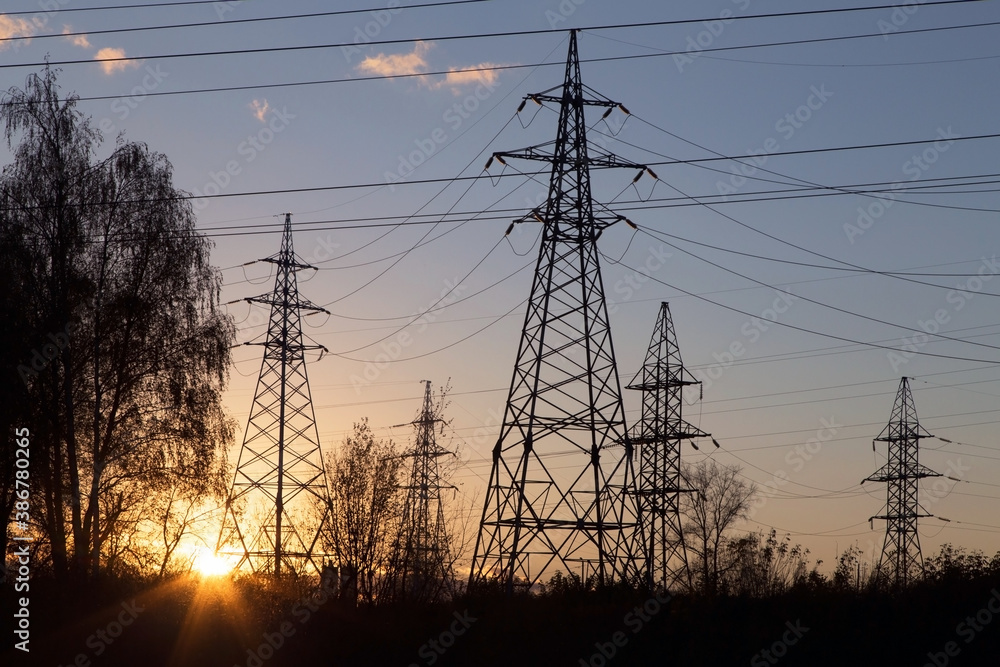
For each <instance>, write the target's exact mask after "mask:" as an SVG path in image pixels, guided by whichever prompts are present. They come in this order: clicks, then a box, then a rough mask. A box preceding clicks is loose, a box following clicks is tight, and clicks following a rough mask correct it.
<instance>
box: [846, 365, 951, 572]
mask: <svg viewBox="0 0 1000 667" xmlns="http://www.w3.org/2000/svg"><path fill="white" fill-rule="evenodd" d="M930 437H933V436H932V435H931V434H930V433H928V432H927V431H925V430H924V429H923V428H921V427H920V423H919V422H918V421H917V409H916V407H914V405H913V395H912V394H911V393H910V384H909V381H908V379H907V378H906V377H904V378H903V379H902V380H900V382H899V390H898V391H897V392H896V402H895V404H894V405H893V407H892V416H891V417H890V418H889V423H888V424H887V425H886V427H885V428H884V429H882V433H881V434H879V436H878V437H877V438H875V440H874V441H873V442H872V449H874V448H875V442H886V443H888V450H889V451H888V461H887V462H886V464H885V465H884V466H882V467H881V468H880V469H879V470H878V471H877V472H876V473H875V474H874V475H872V476H870V477H868V478H866V479H864V480H862V484H863V483H864V482H869V481H871V482H885V483H886V504H885V514H883V515H881V516H873V517H872V518H871V519H869V521H871V520H873V519H885V521H886V528H885V542H884V543H883V545H882V556H881V557H880V558H879V564H878V569H877V570H876V576H877V578H878V579H879V580H880V581H881V580H885V579H888V581H889V582H890V583H891V584H892V585H893V586H895V587H902V586H906V585H907V584H908V583H910V581H912V580H913V579H914V578H915V577H917V576H920V575H922V574H923V571H924V559H923V556H922V555H921V553H920V536H919V535H918V533H917V519H919V518H921V517H929V516H932V515H931V514H926V513H921V512H922V510H923V508H922V507H920V503H919V502H918V500H917V480H919V479H923V478H924V477H940V474H939V473H936V472H934V471H932V470H930V469H928V468H925V467H924V466H922V465H920V463H919V461H918V455H919V450H920V439H921V438H930Z"/></svg>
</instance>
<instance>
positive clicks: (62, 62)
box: [0, 0, 1000, 99]
mask: <svg viewBox="0 0 1000 667" xmlns="http://www.w3.org/2000/svg"><path fill="white" fill-rule="evenodd" d="M973 1H978V0H953V1H952V2H946V3H944V4H957V3H960V2H961V3H964V2H973ZM889 7H891V6H889ZM883 8H885V7H883ZM732 18H738V17H732ZM743 18H752V17H743ZM704 20H705V19H689V20H686V21H685V22H700V21H704ZM709 20H712V19H709ZM671 24H675V22H671V21H649V22H644V23H622V24H617V25H606V26H590V27H588V28H582V29H581V30H588V31H591V32H593V31H597V30H616V29H623V28H638V27H651V26H657V25H671ZM994 25H1000V21H990V22H985V23H967V24H962V25H953V26H937V27H933V28H917V29H911V30H899V31H896V32H894V33H893V35H894V36H898V35H912V34H919V33H928V32H941V31H945V30H964V29H968V28H985V27H990V26H994ZM561 32H565V29H562V28H550V29H538V30H519V31H507V32H492V33H478V34H474V35H443V36H438V37H423V38H405V39H387V40H373V41H371V42H366V44H367V45H391V44H411V43H414V42H444V41H456V40H467V39H487V38H494V37H518V36H526V35H542V34H550V33H561ZM884 36H885V35H884V34H883V33H881V32H877V33H863V34H859V35H839V36H835V37H816V38H809V39H797V40H787V41H780V42H766V43H761V44H742V45H738V46H721V47H709V48H705V49H701V50H699V51H697V52H696V53H707V52H716V51H734V50H741V49H758V48H771V47H776V46H793V45H801V44H816V43H821V42H834V41H843V40H851V39H868V38H874V37H884ZM357 46H358V45H357V44H355V43H353V42H338V43H334V44H301V45H295V46H273V47H262V48H255V49H250V48H244V49H230V50H225V51H196V52H188V53H161V54H153V55H144V56H123V57H119V58H104V59H101V60H100V61H97V60H94V59H76V60H56V61H49V62H45V61H42V62H33V63H7V64H0V69H8V68H23V67H46V66H50V65H85V64H93V63H95V62H101V63H110V62H121V61H138V60H164V59H170V58H204V57H211V56H230V55H247V54H258V53H287V52H297V51H308V50H319V49H335V48H352V47H353V48H357ZM691 53H692V52H690V51H664V52H662V53H645V54H632V55H625V56H605V57H603V58H589V59H581V61H580V62H581V63H598V62H616V61H621V60H638V59H645V58H662V57H665V56H674V55H690V54H691ZM557 64H558V63H535V64H531V65H495V66H491V67H483V68H470V69H462V70H449V71H443V72H418V73H410V74H391V75H380V76H374V77H358V78H351V79H342V80H339V81H337V82H341V81H368V80H372V79H398V78H412V77H422V76H431V75H438V74H455V73H463V72H478V71H499V70H505V69H521V68H524V67H540V66H544V67H551V66H555V65H557ZM327 83H333V82H332V81H330V82H327ZM284 85H288V84H284ZM296 85H302V84H296ZM256 87H257V88H264V87H267V86H256ZM234 89H237V90H238V89H244V88H226V89H221V88H219V89H207V90H203V91H200V92H208V91H211V92H219V91H221V90H234ZM189 92H193V91H189ZM153 94H155V93H153ZM153 94H150V95H149V96H152V95H153ZM175 94H176V93H175ZM90 99H105V98H90Z"/></svg>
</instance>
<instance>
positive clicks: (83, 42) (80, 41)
mask: <svg viewBox="0 0 1000 667" xmlns="http://www.w3.org/2000/svg"><path fill="white" fill-rule="evenodd" d="M71 32H73V26H69V25H64V26H63V30H62V34H64V35H69V33H71ZM66 39H68V40H69V43H70V44H72V45H73V46H79V47H80V48H81V49H89V48H90V40H89V39H87V36H86V35H70V36H69V37H67V38H66Z"/></svg>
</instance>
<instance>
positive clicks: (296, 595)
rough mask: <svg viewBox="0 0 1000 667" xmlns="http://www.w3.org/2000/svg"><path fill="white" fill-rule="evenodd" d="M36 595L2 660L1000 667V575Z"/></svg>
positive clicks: (178, 586)
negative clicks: (409, 601) (823, 583)
mask: <svg viewBox="0 0 1000 667" xmlns="http://www.w3.org/2000/svg"><path fill="white" fill-rule="evenodd" d="M30 595H31V602H30V605H29V607H30V610H31V623H32V626H31V627H32V634H31V642H30V647H31V652H30V654H29V655H27V656H26V655H25V654H23V653H22V652H20V651H14V650H9V649H11V646H12V644H13V641H15V640H14V639H12V635H11V634H10V632H9V631H8V632H5V633H4V635H5V639H4V641H5V646H4V647H3V652H2V654H0V655H2V658H0V665H4V666H6V665H44V666H47V667H54V666H56V665H65V666H68V665H74V664H75V665H80V666H81V667H88V666H91V665H92V666H95V667H96V666H101V667H103V666H109V667H110V666H113V665H128V666H133V665H143V666H145V665H148V666H160V665H164V666H165V665H171V666H174V665H176V666H185V667H186V666H191V667H201V666H206V667H232V666H242V667H265V666H267V667H276V666H285V665H296V666H299V665H324V666H327V665H328V666H331V667H334V666H337V667H339V666H341V665H345V666H347V665H350V666H354V665H359V666H360V665H365V666H368V665H398V666H399V667H409V666H411V665H417V666H419V667H424V666H431V665H436V666H446V665H476V666H479V665H482V666H492V665H504V666H510V665H546V666H549V665H567V666H573V667H577V666H580V665H592V666H593V667H601V666H607V667H614V666H616V665H720V666H729V665H751V667H758V666H763V665H772V664H780V665H783V666H784V665H789V666H791V665H808V666H824V665H852V666H853V665H879V666H883V665H887V666H895V665H910V666H912V667H923V666H924V665H931V666H932V667H943V666H944V665H946V664H947V665H955V666H957V667H967V666H970V667H971V666H980V665H982V666H984V667H985V666H989V667H997V666H1000V581H982V580H979V581H959V582H954V583H952V584H943V583H939V584H935V585H934V586H924V587H920V588H917V589H914V590H910V591H907V592H904V593H903V594H900V595H898V596H895V597H893V596H887V595H874V594H856V593H837V592H834V591H831V590H829V589H818V590H817V589H812V590H808V589H799V590H793V591H792V592H790V593H788V594H786V595H784V596H781V597H779V598H773V599H740V598H727V597H722V598H717V599H715V600H709V599H705V598H689V597H675V598H674V599H672V600H670V601H669V602H668V603H667V604H666V605H662V606H661V605H660V603H659V602H657V601H655V600H654V599H651V598H649V597H647V596H645V595H639V594H635V593H628V592H616V593H609V594H589V595H584V594H579V593H568V594H565V595H562V596H559V597H552V598H531V599H518V598H515V599H513V600H505V599H495V598H489V599H487V598H483V599H470V600H466V601H457V602H455V603H454V604H450V605H442V606H437V607H433V608H427V607H406V606H393V607H387V608H358V609H353V608H349V607H347V606H346V605H344V604H343V603H341V602H339V601H338V600H335V599H332V598H330V599H326V600H324V599H323V598H322V597H316V593H315V592H313V593H312V597H310V596H309V594H308V593H306V592H305V591H296V590H285V591H282V592H280V593H275V592H268V591H261V590H260V589H259V588H256V587H254V586H251V585H249V584H247V583H244V584H239V585H236V584H232V583H230V582H227V581H220V580H214V581H213V580H207V582H205V583H202V582H199V581H197V580H187V579H177V580H173V581H170V582H167V583H161V584H158V585H155V586H152V587H145V588H137V587H130V586H126V585H122V584H117V585H105V586H103V587H101V588H92V589H86V590H80V591H75V592H74V591H69V590H60V589H57V588H56V587H54V586H52V585H50V584H46V583H44V582H33V583H32V590H31V592H30ZM12 597H13V596H12V595H11V591H10V590H9V589H7V590H6V591H5V595H4V600H3V615H4V618H5V619H6V621H5V626H6V627H10V621H11V619H12V613H13V610H14V606H13V603H14V601H13V599H12ZM133 600H134V602H133ZM991 600H993V602H992V604H993V609H995V610H997V612H993V611H990V609H989V603H990V601H991ZM642 605H645V609H639V610H638V611H637V609H636V607H637V606H642ZM977 614H978V615H979V619H978V620H977V619H976V618H975V617H976V616H977ZM967 617H972V623H969V621H967V620H966V619H967ZM984 621H985V622H984ZM119 623H121V624H123V625H121V626H119V625H118V624H119ZM960 624H963V625H960ZM119 628H120V633H119ZM976 628H979V629H976ZM282 630H284V634H282ZM616 633H617V634H616ZM786 640H787V641H786ZM432 641H433V642H434V643H433V644H432V643H431V642H432ZM949 642H953V643H952V644H949ZM269 644H271V645H277V646H278V648H277V649H276V650H271V646H270V645H269ZM765 649H767V650H768V651H769V654H768V655H764V654H762V653H761V651H762V650H765ZM949 649H951V653H952V655H950V656H949V655H948V653H947V651H948V650H949ZM602 652H603V654H604V655H602ZM779 654H780V656H779ZM929 654H930V655H929ZM605 656H609V657H605Z"/></svg>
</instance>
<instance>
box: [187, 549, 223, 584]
mask: <svg viewBox="0 0 1000 667" xmlns="http://www.w3.org/2000/svg"><path fill="white" fill-rule="evenodd" d="M192 557H193V559H194V560H193V563H192V565H191V569H192V570H193V571H194V572H197V573H198V574H200V575H201V576H203V577H219V576H222V575H226V574H229V573H230V572H232V570H233V565H232V563H230V562H229V560H227V559H226V558H224V557H222V556H219V555H217V554H216V553H215V552H214V551H212V550H211V549H209V548H208V547H197V548H196V549H195V550H194V553H193V555H192Z"/></svg>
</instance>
